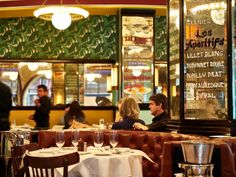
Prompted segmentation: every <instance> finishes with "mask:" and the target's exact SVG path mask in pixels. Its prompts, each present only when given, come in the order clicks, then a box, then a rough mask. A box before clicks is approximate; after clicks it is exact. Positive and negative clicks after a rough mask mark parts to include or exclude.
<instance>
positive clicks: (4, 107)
mask: <svg viewBox="0 0 236 177" xmlns="http://www.w3.org/2000/svg"><path fill="white" fill-rule="evenodd" d="M11 97H12V94H11V89H10V88H9V87H8V86H6V85H5V84H4V83H2V82H1V81H0V131H5V130H9V129H10V123H9V114H10V111H11V107H12V99H11Z"/></svg>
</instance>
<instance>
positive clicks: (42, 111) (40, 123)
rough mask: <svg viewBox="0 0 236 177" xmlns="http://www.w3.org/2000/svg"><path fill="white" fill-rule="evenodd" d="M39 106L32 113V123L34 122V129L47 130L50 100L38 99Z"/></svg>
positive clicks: (44, 97)
mask: <svg viewBox="0 0 236 177" xmlns="http://www.w3.org/2000/svg"><path fill="white" fill-rule="evenodd" d="M39 103H40V106H37V107H36V110H35V113H34V121H35V122H36V127H35V128H36V129H44V128H49V113H50V109H51V100H50V98H49V97H47V96H43V97H41V98H40V99H39Z"/></svg>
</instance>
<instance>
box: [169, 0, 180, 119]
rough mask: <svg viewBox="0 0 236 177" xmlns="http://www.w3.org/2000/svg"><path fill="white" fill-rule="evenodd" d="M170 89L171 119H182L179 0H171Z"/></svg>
mask: <svg viewBox="0 0 236 177" xmlns="http://www.w3.org/2000/svg"><path fill="white" fill-rule="evenodd" d="M168 17H169V36H170V37H169V75H170V82H169V89H170V92H169V93H170V95H169V97H170V102H171V104H170V105H172V106H171V107H170V114H171V119H173V120H178V119H180V115H179V112H180V111H179V100H180V99H179V90H180V89H179V85H180V75H179V74H180V70H179V68H180V65H179V54H180V53H179V49H180V47H179V37H180V35H179V0H170V1H169V16H168Z"/></svg>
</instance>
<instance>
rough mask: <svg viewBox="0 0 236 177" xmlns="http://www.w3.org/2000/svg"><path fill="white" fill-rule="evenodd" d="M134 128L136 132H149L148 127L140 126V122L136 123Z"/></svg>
mask: <svg viewBox="0 0 236 177" xmlns="http://www.w3.org/2000/svg"><path fill="white" fill-rule="evenodd" d="M133 127H134V129H135V130H148V127H147V126H145V125H143V124H140V123H138V122H136V123H134V125H133Z"/></svg>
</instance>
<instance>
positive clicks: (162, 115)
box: [133, 93, 169, 132]
mask: <svg viewBox="0 0 236 177" xmlns="http://www.w3.org/2000/svg"><path fill="white" fill-rule="evenodd" d="M149 109H150V111H151V114H152V115H153V116H155V117H154V118H153V119H152V123H151V124H149V125H142V124H140V123H135V124H134V126H133V127H134V129H136V130H147V131H164V132H166V131H169V130H168V128H167V121H168V114H167V112H166V109H167V98H166V96H165V95H164V94H161V93H159V94H156V95H152V96H151V97H150V98H149Z"/></svg>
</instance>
